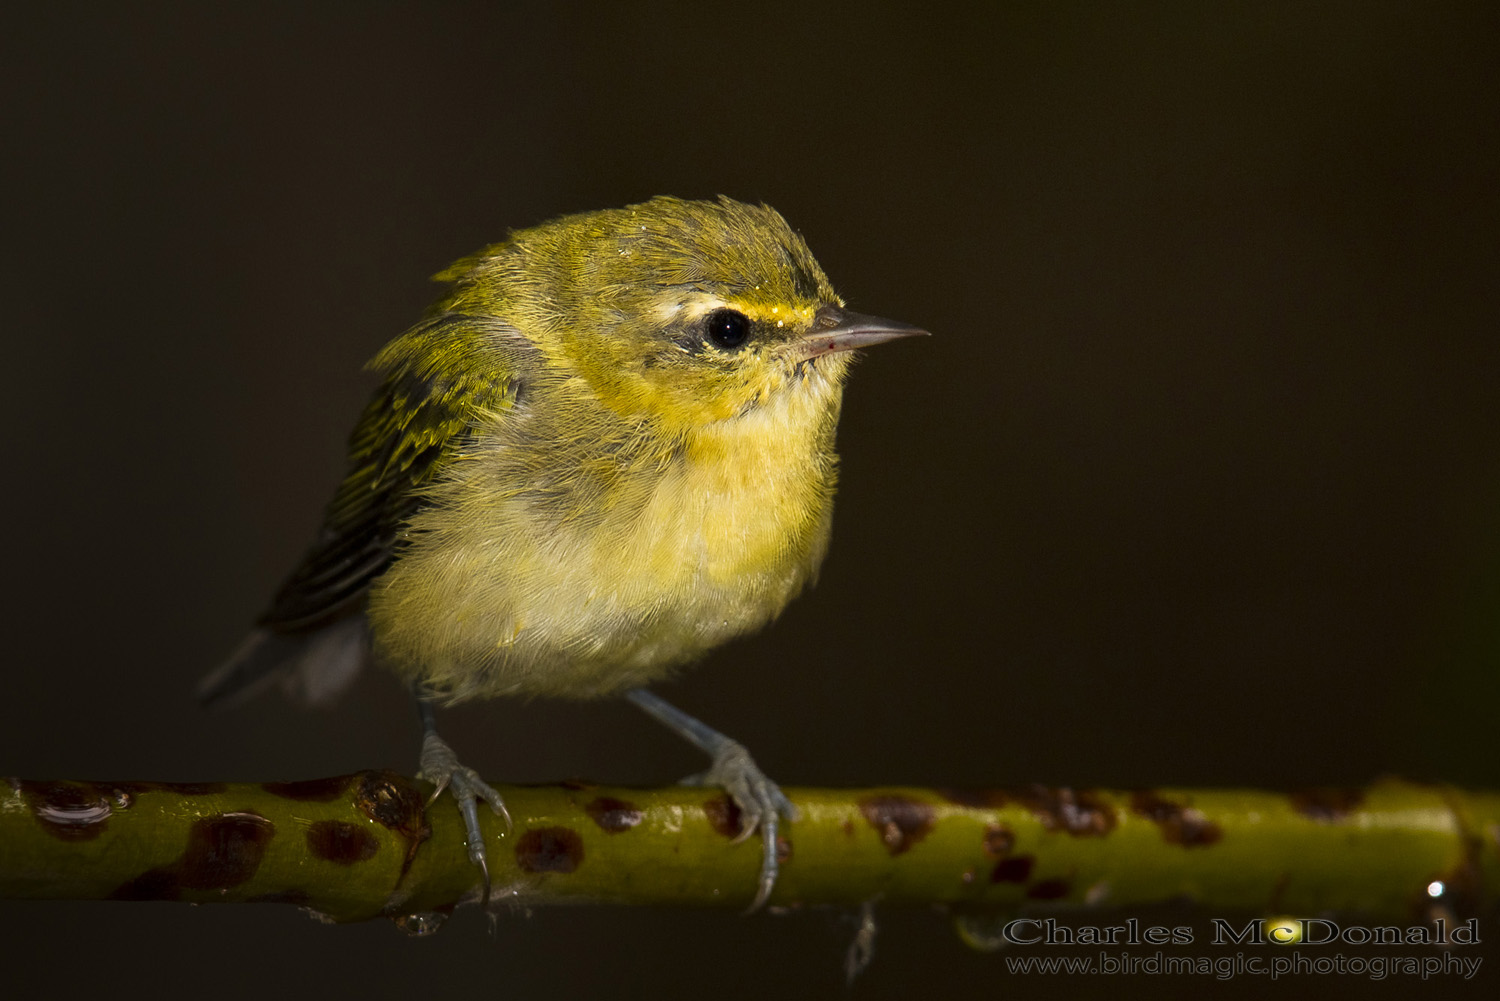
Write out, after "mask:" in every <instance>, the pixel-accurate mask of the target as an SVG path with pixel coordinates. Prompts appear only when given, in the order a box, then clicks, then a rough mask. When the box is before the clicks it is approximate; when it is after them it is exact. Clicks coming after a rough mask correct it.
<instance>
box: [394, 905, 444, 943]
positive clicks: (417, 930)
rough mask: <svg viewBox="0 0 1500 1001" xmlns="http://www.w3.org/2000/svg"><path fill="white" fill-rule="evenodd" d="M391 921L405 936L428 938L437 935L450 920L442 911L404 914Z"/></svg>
mask: <svg viewBox="0 0 1500 1001" xmlns="http://www.w3.org/2000/svg"><path fill="white" fill-rule="evenodd" d="M391 920H392V921H393V922H395V925H396V927H397V928H399V929H401V931H402V932H403V933H404V934H406V935H410V936H411V937H412V938H426V937H427V936H428V935H435V934H437V930H438V929H439V928H441V927H443V922H444V921H447V920H448V915H446V914H444V913H443V912H442V911H422V912H420V913H418V914H402V915H400V916H399V917H394V918H392V919H391Z"/></svg>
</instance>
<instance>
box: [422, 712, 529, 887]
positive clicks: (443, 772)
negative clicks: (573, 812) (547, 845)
mask: <svg viewBox="0 0 1500 1001" xmlns="http://www.w3.org/2000/svg"><path fill="white" fill-rule="evenodd" d="M417 777H418V778H420V779H424V780H426V781H428V782H431V783H433V784H434V785H436V786H437V788H436V789H434V790H433V791H432V796H431V797H430V798H429V799H428V800H427V805H428V806H431V805H432V804H433V802H434V801H436V800H437V798H438V796H440V795H442V792H443V790H444V789H447V790H448V791H449V792H451V793H452V794H453V798H454V799H455V800H457V801H458V812H459V814H460V815H462V816H463V818H464V837H465V838H466V839H467V841H468V847H469V861H470V862H473V863H474V864H475V865H477V866H479V872H480V874H481V875H482V876H483V877H484V894H483V896H482V898H481V900H480V906H481V907H486V906H488V905H489V902H490V867H489V861H488V857H487V855H486V852H485V847H484V835H483V834H482V833H481V832H480V830H479V808H478V806H477V805H476V803H477V801H478V800H481V799H482V800H484V801H485V802H486V803H488V804H489V805H490V809H491V810H493V811H494V812H495V813H496V814H498V815H499V816H501V817H503V818H505V830H506V832H507V833H508V832H509V831H511V830H512V824H511V820H510V811H508V810H506V809H505V800H503V799H501V798H500V794H499V793H498V792H496V791H495V790H494V789H493V788H492V787H491V786H490V785H489V783H487V782H485V781H484V779H482V778H480V777H479V773H478V772H476V771H475V770H474V769H472V768H470V767H468V766H467V765H463V764H460V763H459V760H458V755H456V754H454V753H453V748H451V747H449V746H448V744H447V742H446V741H444V740H443V739H442V738H441V737H439V736H438V735H437V734H435V733H428V734H427V735H426V736H425V737H423V738H422V760H421V770H420V771H418V772H417Z"/></svg>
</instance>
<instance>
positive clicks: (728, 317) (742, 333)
mask: <svg viewBox="0 0 1500 1001" xmlns="http://www.w3.org/2000/svg"><path fill="white" fill-rule="evenodd" d="M703 332H704V333H705V334H706V335H708V339H709V340H710V341H713V342H714V344H716V345H718V346H719V347H721V348H737V347H739V346H740V345H742V344H744V343H745V342H746V341H747V340H749V339H750V317H748V316H746V315H745V314H744V313H741V312H740V311H739V310H737V309H716V310H714V311H713V312H712V313H709V314H708V316H706V317H705V318H704V320H703Z"/></svg>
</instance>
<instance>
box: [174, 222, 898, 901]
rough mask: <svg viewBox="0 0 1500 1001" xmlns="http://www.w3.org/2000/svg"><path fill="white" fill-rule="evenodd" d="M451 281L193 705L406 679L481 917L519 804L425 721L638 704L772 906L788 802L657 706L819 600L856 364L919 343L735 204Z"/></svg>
mask: <svg viewBox="0 0 1500 1001" xmlns="http://www.w3.org/2000/svg"><path fill="white" fill-rule="evenodd" d="M436 278H437V280H439V281H442V282H446V283H448V285H449V288H448V291H447V294H446V295H444V296H443V298H442V299H441V300H439V301H438V302H437V304H436V305H434V306H433V307H432V308H431V309H429V310H428V312H427V314H426V316H424V317H423V318H422V319H421V320H420V321H419V322H418V323H417V324H416V325H415V326H414V327H412V328H411V329H410V330H407V331H406V332H405V333H403V334H401V335H400V336H399V337H397V338H396V339H395V340H393V341H392V342H391V343H390V344H388V345H386V347H385V348H384V349H383V350H382V351H381V352H380V353H379V354H378V355H376V357H375V359H374V360H373V361H372V362H371V367H372V368H373V369H374V370H375V371H377V372H378V373H379V374H380V376H381V377H382V382H381V385H380V387H379V388H378V389H377V390H376V392H375V395H374V398H373V399H372V400H371V401H370V403H369V405H368V406H367V407H366V408H365V411H364V415H363V416H362V417H361V418H360V421H359V424H358V425H357V426H356V427H355V430H354V434H353V436H352V438H351V440H350V445H349V465H348V473H347V476H346V478H345V479H344V481H343V484H342V485H341V486H340V487H339V488H338V491H337V493H336V494H335V495H334V498H333V501H332V503H331V504H330V505H329V507H328V510H327V514H326V516H325V519H324V523H323V528H322V530H321V531H320V532H319V534H318V537H317V540H316V541H315V542H314V543H313V545H312V548H311V549H309V550H308V552H307V554H306V556H304V557H303V559H302V562H301V563H300V565H298V567H297V568H296V570H295V571H293V573H292V574H291V576H290V577H289V578H288V579H287V581H286V583H285V584H283V585H282V587H281V589H280V591H279V592H277V594H276V596H275V599H274V600H273V601H272V603H271V607H270V608H269V610H267V611H266V613H265V614H264V615H262V616H261V618H260V620H259V622H258V623H257V626H256V628H255V630H254V631H253V632H252V633H251V634H250V636H249V637H248V638H247V639H246V640H245V642H244V643H243V644H242V645H241V646H240V648H239V649H238V650H237V651H236V652H235V653H234V655H233V656H232V657H231V658H230V659H229V660H228V661H227V662H226V663H225V664H224V665H222V666H221V667H220V668H219V669H218V670H217V671H215V672H214V673H213V674H211V675H210V676H209V677H208V678H206V679H204V682H203V683H202V685H201V686H200V690H199V693H200V696H201V698H202V699H203V700H204V701H205V702H216V701H221V700H224V699H228V698H230V697H232V696H235V695H238V694H242V693H244V692H247V691H248V690H250V689H253V688H254V687H255V683H256V682H258V681H263V680H267V679H270V678H273V677H279V678H281V679H282V680H283V682H284V684H285V686H286V687H287V688H288V689H289V690H290V691H291V692H292V693H293V694H294V695H296V696H299V697H300V698H302V699H304V700H307V701H311V702H323V701H327V700H328V699H330V698H332V697H333V696H334V695H336V694H337V693H338V692H339V691H340V690H342V689H343V688H344V687H345V686H346V685H347V684H348V683H349V682H350V681H351V680H352V679H353V677H354V676H355V674H356V673H357V672H358V671H359V669H360V668H361V667H362V666H363V665H364V664H365V663H367V662H369V661H371V660H373V661H375V662H378V663H381V664H383V665H385V666H387V667H389V668H390V669H391V670H393V671H395V672H396V673H397V674H398V675H399V676H400V677H401V678H403V679H405V680H406V681H407V682H408V683H409V684H410V685H411V687H412V689H413V691H414V692H415V693H416V695H417V698H418V700H419V707H420V708H421V711H422V720H423V725H424V731H425V735H424V740H423V747H422V755H421V775H422V776H423V777H424V778H426V779H428V780H429V781H432V782H434V783H436V784H437V786H438V791H439V792H441V791H442V789H444V788H447V789H448V790H450V791H451V792H452V793H453V795H454V797H455V798H456V799H457V800H458V803H459V808H460V810H461V811H462V812H463V815H464V820H465V826H466V832H467V837H468V851H469V857H470V858H471V859H472V860H473V861H474V862H475V863H477V864H478V865H479V866H480V867H481V869H482V871H483V874H484V881H485V895H486V898H487V896H488V886H489V874H488V866H487V863H486V851H485V845H484V841H483V839H482V837H481V836H480V830H479V823H478V815H477V809H476V800H477V799H483V800H485V801H486V802H488V803H489V804H490V806H491V808H492V809H494V810H495V811H496V812H497V813H503V812H504V804H503V803H502V801H501V798H500V796H499V794H498V793H496V792H495V790H494V789H492V788H490V787H489V786H488V785H487V784H485V782H484V781H483V780H482V779H481V778H480V777H479V775H478V774H477V773H476V772H474V771H473V770H472V769H469V768H467V767H465V766H463V765H461V764H460V763H459V762H458V759H457V757H456V756H455V755H454V753H453V751H452V750H451V749H450V748H449V746H448V745H447V744H446V743H444V742H443V741H442V740H441V739H440V738H439V737H438V736H437V733H436V727H435V724H434V721H433V712H432V708H433V705H434V704H440V703H455V702H461V701H464V700H467V699H474V698H488V697H492V696H498V695H520V696H531V695H551V696H562V697H567V698H594V697H602V696H612V695H623V696H624V697H625V698H627V699H629V700H630V701H632V702H634V703H635V704H636V705H638V706H640V707H641V708H642V709H644V710H646V711H647V712H648V713H650V714H651V715H653V716H655V717H656V718H658V719H659V720H661V721H662V722H664V723H666V724H667V725H668V726H669V727H671V728H672V729H673V730H675V731H676V732H678V733H679V734H681V735H682V736H683V737H685V738H686V739H688V740H690V741H691V742H693V743H694V744H696V745H697V746H699V747H700V748H702V749H703V750H704V751H706V752H707V753H708V754H709V755H710V756H711V757H712V765H711V767H710V768H709V770H708V771H707V772H706V773H705V775H704V777H703V780H704V781H705V782H707V783H709V784H713V785H718V786H721V787H723V788H724V789H725V790H726V792H728V794H729V795H730V796H731V797H732V798H733V800H734V801H735V803H736V804H737V805H738V807H739V809H740V811H741V837H742V838H744V837H749V836H750V835H751V834H753V833H754V832H755V831H756V830H757V829H759V830H760V831H761V832H762V838H763V851H762V855H761V860H762V861H761V875H760V881H759V883H758V885H757V888H756V892H755V896H754V902H753V903H752V905H751V906H752V908H754V907H755V906H758V905H759V904H760V903H762V902H764V901H765V899H766V898H767V896H768V895H769V894H770V892H771V888H772V886H773V885H774V882H775V878H776V871H777V859H776V831H777V826H778V821H779V820H780V819H786V820H788V821H790V820H792V819H793V818H794V817H795V810H794V808H793V807H792V805H791V803H790V802H789V801H788V800H787V799H786V797H785V796H784V795H782V793H781V790H780V789H779V788H778V787H777V786H776V784H775V783H774V782H772V781H771V780H770V779H768V778H767V777H766V776H765V775H764V774H763V773H762V772H761V770H760V769H759V768H758V767H757V766H756V765H755V762H754V761H753V760H752V759H751V757H750V755H749V754H748V753H747V752H746V751H745V749H744V747H743V746H741V745H740V744H738V743H736V742H735V741H732V740H730V739H729V738H727V737H725V736H724V735H722V734H720V733H718V732H716V731H714V730H712V729H710V728H708V727H707V726H705V725H703V724H702V723H699V722H698V721H697V720H695V719H693V718H692V717H690V716H688V715H686V714H685V713H682V712H680V711H679V710H677V709H674V708H673V707H672V706H670V705H668V704H667V703H666V702H664V701H663V700H662V699H660V698H659V697H658V696H656V695H654V694H652V693H651V692H648V691H647V690H646V689H645V687H644V686H646V685H648V684H650V683H652V682H654V681H658V680H660V679H662V678H664V677H666V676H668V675H670V674H671V673H672V672H673V671H675V670H677V669H678V668H681V667H683V666H685V665H687V664H690V663H692V662H694V661H696V660H698V659H699V658H700V657H702V656H703V654H705V653H707V652H708V651H709V650H710V649H712V648H713V647H715V646H717V645H719V644H720V643H723V642H725V641H726V640H729V639H731V638H733V637H736V636H740V635H743V634H745V633H748V632H751V631H753V630H756V629H759V628H760V627H761V626H763V625H765V624H766V623H767V622H769V621H770V620H771V619H773V618H775V617H776V615H777V614H778V613H779V612H780V611H781V610H782V608H783V607H785V605H786V603H787V602H788V601H790V600H791V599H792V598H793V597H795V596H796V595H797V594H798V592H800V591H801V590H802V588H803V587H804V586H806V585H807V584H808V583H809V582H811V581H812V579H813V577H814V576H815V574H816V572H817V569H818V565H819V564H820V563H821V562H822V560H823V555H824V552H825V551H826V549H827V546H828V533H829V523H830V518H831V516H832V511H833V503H832V502H833V493H834V483H835V479H836V468H837V457H836V456H835V454H834V430H835V426H836V424H837V423H838V417H839V406H840V401H841V398H842V393H843V383H844V377H845V374H846V371H847V369H848V366H849V360H850V358H851V351H852V350H853V349H856V348H862V347H867V346H870V345H873V344H879V343H881V342H883V341H888V340H892V339H895V338H898V337H907V336H911V335H914V334H923V333H925V331H922V330H918V329H917V328H915V327H911V326H908V325H906V324H902V323H896V322H893V321H890V320H882V319H878V318H875V317H869V316H862V315H860V314H857V313H853V312H850V311H848V310H846V309H845V308H844V305H843V301H842V300H841V299H840V298H839V297H838V296H837V295H836V294H835V293H834V291H833V288H832V286H831V285H829V283H828V279H827V278H826V277H825V276H824V274H823V271H822V269H821V268H820V267H819V266H818V263H817V262H816V261H815V260H814V259H813V257H812V254H811V252H810V251H809V250H808V249H807V245H806V243H805V242H804V241H803V239H802V237H801V236H800V235H798V234H797V233H796V232H794V231H793V230H792V229H791V228H790V227H789V226H788V225H787V224H786V222H785V220H783V219H782V218H781V216H780V215H779V214H777V213H776V212H775V211H774V210H773V209H771V208H769V207H767V206H759V207H757V206H752V205H745V204H742V203H739V202H735V201H732V200H730V199H728V198H722V197H721V198H720V199H719V200H718V201H714V202H710V201H684V200H681V199H677V198H665V197H663V198H654V199H652V200H650V201H648V202H643V203H641V204H639V205H632V206H628V207H626V208H622V209H609V210H604V211H599V212H586V213H581V214H578V215H570V216H564V217H562V218H559V219H556V220H553V221H552V222H548V223H545V224H543V225H540V226H537V227H535V228H532V229H526V230H521V231H517V232H514V233H512V234H511V236H510V237H509V238H508V239H506V240H504V241H502V242H500V243H497V244H494V245H493V246H490V247H486V248H485V249H484V250H481V251H479V252H478V253H476V254H474V255H472V256H470V257H466V258H464V259H462V260H460V261H458V262H457V263H456V264H454V265H452V266H451V267H449V268H447V269H446V270H444V271H442V272H441V273H439V274H438V275H437V276H436ZM434 796H436V794H434ZM507 820H508V818H507Z"/></svg>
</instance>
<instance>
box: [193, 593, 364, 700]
mask: <svg viewBox="0 0 1500 1001" xmlns="http://www.w3.org/2000/svg"><path fill="white" fill-rule="evenodd" d="M369 660H370V635H369V628H368V626H367V625H366V623H365V617H364V616H363V615H351V616H349V617H348V618H345V619H341V620H339V621H338V622H335V623H333V624H331V625H328V626H324V627H323V628H322V629H318V630H315V631H313V632H310V633H301V634H294V635H287V634H285V633H275V632H272V631H271V630H269V629H265V628H258V629H255V630H254V631H252V632H251V633H250V635H249V636H246V637H245V640H244V642H242V643H241V644H240V645H239V647H238V648H236V650H235V651H234V653H232V654H230V656H229V659H228V660H226V661H224V663H222V664H220V665H219V666H218V667H217V668H215V669H214V670H213V671H212V672H211V673H209V675H208V676H207V677H205V678H204V679H203V680H202V681H201V682H199V683H198V688H197V696H198V701H199V702H200V703H201V704H203V705H205V706H234V705H238V704H240V703H242V702H245V701H247V700H249V699H250V698H252V697H253V696H255V695H257V694H259V693H260V692H261V691H263V690H264V689H265V688H267V687H268V686H269V685H271V684H272V683H274V682H277V681H279V682H280V683H281V688H282V690H283V692H285V694H286V695H287V697H288V698H291V699H293V700H294V701H297V702H301V703H304V704H306V705H315V706H316V705H327V704H328V703H331V702H333V701H334V700H335V699H337V698H338V697H339V695H341V694H343V692H344V690H345V689H346V688H348V687H349V686H350V685H351V684H352V683H353V682H354V679H355V678H356V677H358V675H359V672H360V671H361V670H362V669H363V668H364V666H365V665H366V664H367V663H368V662H369Z"/></svg>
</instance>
